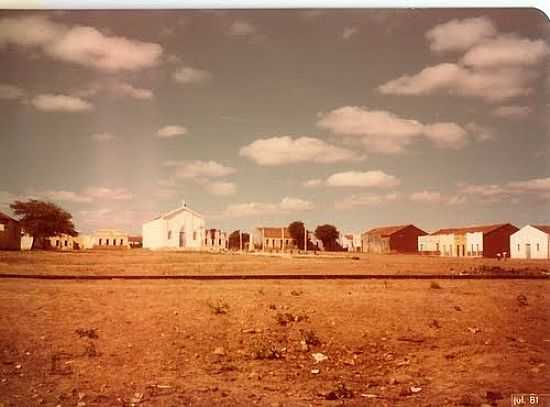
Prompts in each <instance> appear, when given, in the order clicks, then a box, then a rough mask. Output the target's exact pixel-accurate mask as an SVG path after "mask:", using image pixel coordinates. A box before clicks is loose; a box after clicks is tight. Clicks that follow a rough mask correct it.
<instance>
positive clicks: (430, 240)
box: [418, 235, 440, 254]
mask: <svg viewBox="0 0 550 407" xmlns="http://www.w3.org/2000/svg"><path fill="white" fill-rule="evenodd" d="M439 240H440V239H439V235H424V236H418V251H419V252H421V253H426V254H439V250H440V249H439Z"/></svg>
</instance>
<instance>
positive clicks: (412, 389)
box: [409, 386, 422, 394]
mask: <svg viewBox="0 0 550 407" xmlns="http://www.w3.org/2000/svg"><path fill="white" fill-rule="evenodd" d="M409 389H410V391H411V393H413V394H416V393H420V392H421V391H422V387H417V386H411V387H409Z"/></svg>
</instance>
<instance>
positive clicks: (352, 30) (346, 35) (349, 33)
mask: <svg viewBox="0 0 550 407" xmlns="http://www.w3.org/2000/svg"><path fill="white" fill-rule="evenodd" d="M358 32H359V29H358V28H357V27H346V28H344V31H342V39H344V40H349V39H350V38H351V37H353V36H354V35H356V34H357V33H358Z"/></svg>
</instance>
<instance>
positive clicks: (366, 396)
mask: <svg viewBox="0 0 550 407" xmlns="http://www.w3.org/2000/svg"><path fill="white" fill-rule="evenodd" d="M361 397H365V398H367V399H380V398H382V396H379V395H378V394H370V393H361Z"/></svg>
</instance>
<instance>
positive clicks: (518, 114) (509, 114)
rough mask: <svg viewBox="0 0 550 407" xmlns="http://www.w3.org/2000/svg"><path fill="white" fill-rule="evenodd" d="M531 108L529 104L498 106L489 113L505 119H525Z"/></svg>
mask: <svg viewBox="0 0 550 407" xmlns="http://www.w3.org/2000/svg"><path fill="white" fill-rule="evenodd" d="M531 111H532V109H531V108H530V107H529V106H520V105H507V106H499V107H497V108H496V109H494V110H493V111H492V112H491V113H492V114H493V115H494V116H497V117H503V118H506V119H525V118H526V117H527V116H529V113H531Z"/></svg>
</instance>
